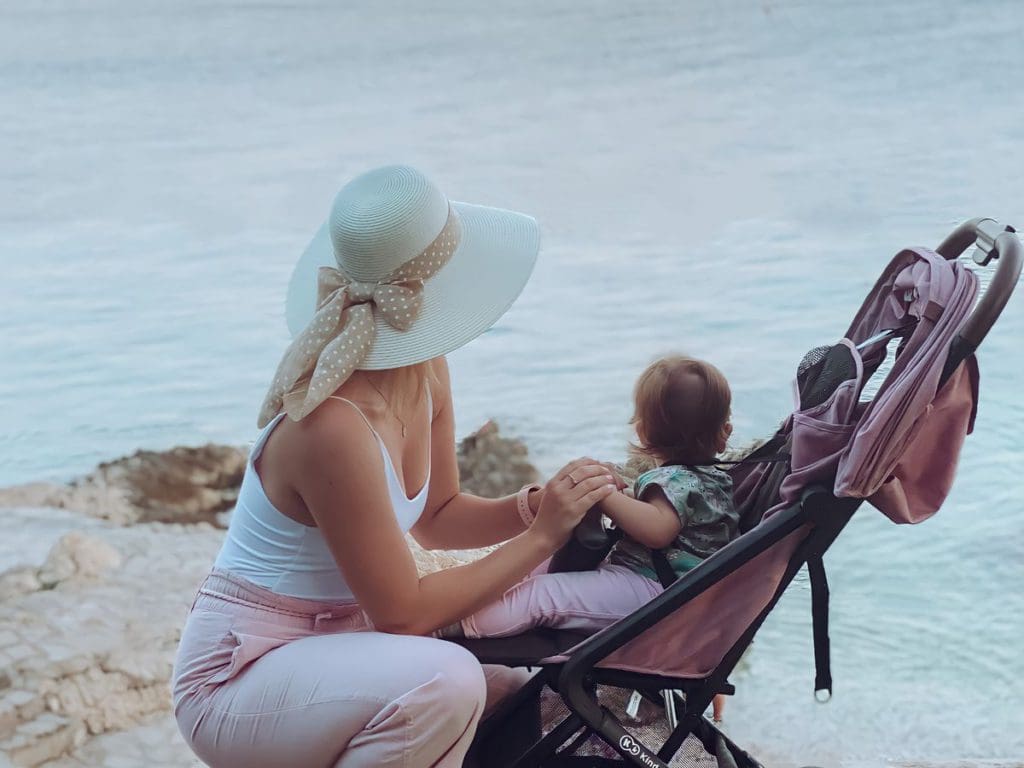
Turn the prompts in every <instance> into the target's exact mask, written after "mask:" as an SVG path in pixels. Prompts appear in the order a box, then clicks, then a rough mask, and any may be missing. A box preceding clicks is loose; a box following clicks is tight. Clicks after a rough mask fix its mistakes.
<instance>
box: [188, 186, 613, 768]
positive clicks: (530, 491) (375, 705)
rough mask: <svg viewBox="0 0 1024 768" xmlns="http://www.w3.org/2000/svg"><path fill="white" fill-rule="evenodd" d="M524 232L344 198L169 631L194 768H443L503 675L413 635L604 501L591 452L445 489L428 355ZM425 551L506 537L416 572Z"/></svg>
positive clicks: (525, 252)
mask: <svg viewBox="0 0 1024 768" xmlns="http://www.w3.org/2000/svg"><path fill="white" fill-rule="evenodd" d="M537 250H538V234H537V227H536V223H535V222H534V221H533V219H531V218H529V217H527V216H523V215H521V214H516V213H512V212H509V211H502V210H497V209H491V208H484V207H480V206H473V205H467V204H464V203H449V201H448V200H447V199H446V198H445V197H444V195H442V194H441V193H440V192H439V191H438V190H437V188H436V187H435V186H434V185H433V184H431V183H430V181H429V180H427V179H426V178H425V177H424V176H423V175H422V174H420V173H419V172H417V171H415V170H414V169H412V168H408V167H388V168H381V169H377V170H375V171H371V172H369V173H367V174H364V175H363V176H360V177H358V178H357V179H355V180H354V181H352V182H351V183H349V184H348V185H346V186H345V187H344V188H343V189H342V190H341V192H340V193H339V194H338V196H337V198H336V199H335V202H334V207H333V209H332V212H331V216H330V219H329V221H328V223H327V225H325V227H324V228H322V229H321V231H320V233H318V235H317V237H316V238H315V239H314V241H313V243H312V244H311V245H310V247H309V248H308V249H307V251H306V253H305V254H304V255H303V257H302V259H300V262H299V265H298V266H297V268H296V270H295V274H294V276H293V278H292V283H291V286H290V288H289V297H288V318H289V325H290V327H291V328H292V331H293V333H294V334H295V339H294V340H293V342H292V344H291V346H290V347H289V348H288V350H287V351H286V352H285V354H284V357H283V358H282V360H281V363H280V365H279V367H278V370H277V374H276V376H275V378H274V381H273V383H272V385H271V387H270V390H269V392H268V393H267V396H266V399H265V401H264V403H263V407H262V410H261V412H260V417H259V422H258V423H259V426H260V427H261V429H262V431H261V433H260V435H259V438H258V440H257V441H256V443H255V445H254V446H253V448H252V452H251V454H250V459H249V462H248V464H247V467H246V473H245V477H244V479H243V482H242V487H241V490H240V492H239V498H238V503H237V505H236V508H235V511H234V513H233V515H232V518H231V524H230V527H229V529H228V533H227V536H226V538H225V542H224V545H223V547H222V549H221V552H220V554H219V555H218V557H217V560H216V562H215V564H214V568H213V570H212V571H211V573H210V575H209V576H208V577H207V579H206V581H205V582H204V583H203V585H202V586H201V587H200V589H199V592H198V594H197V596H196V601H195V603H194V605H193V608H192V611H191V613H190V615H189V619H188V622H187V624H186V627H185V629H184V632H183V635H182V639H181V644H180V647H179V650H178V656H177V659H176V662H175V670H174V677H173V687H174V708H175V716H176V717H177V721H178V725H179V727H180V729H181V731H182V734H183V735H184V736H185V739H186V741H187V742H188V743H189V745H190V746H191V747H192V749H193V750H194V751H195V752H196V754H197V755H198V756H199V757H200V758H202V759H203V760H204V761H206V762H207V763H208V764H210V765H211V766H215V768H219V767H220V766H225V767H233V766H246V767H247V768H261V767H262V766H268V767H269V766H284V765H287V766H341V767H344V768H357V767H361V766H367V767H368V766H374V767H375V768H385V767H387V766H403V767H405V768H421V767H422V768H426V767H427V766H441V767H444V768H455V767H456V766H459V765H461V763H462V758H463V756H464V755H465V753H466V750H467V748H468V747H469V744H470V741H471V740H472V738H473V734H474V732H475V729H476V725H477V723H478V721H479V720H480V718H481V717H482V716H483V715H484V714H485V712H486V711H487V709H488V708H489V707H490V706H493V704H494V703H496V701H497V700H499V699H500V697H501V696H502V695H504V694H505V693H508V692H509V691H510V690H511V689H514V687H515V686H516V685H518V684H521V682H522V678H521V676H519V675H516V674H513V673H512V670H508V669H505V668H501V667H491V668H486V669H485V668H481V666H480V664H479V663H478V662H477V661H476V659H475V658H474V657H473V656H472V655H471V654H470V653H469V652H468V651H466V650H465V649H463V648H461V647H460V646H457V645H454V644H452V643H449V642H445V641H443V640H439V639H435V638H433V637H431V636H430V635H431V634H432V633H433V632H435V631H436V630H437V629H439V628H440V627H444V626H447V625H449V624H451V623H452V622H455V621H457V620H459V619H461V618H463V617H465V616H468V615H470V614H471V613H473V612H474V611H476V610H477V609H479V608H481V607H482V606H483V605H485V604H487V603H489V602H491V601H493V600H496V599H497V598H499V597H500V596H501V595H502V594H503V593H504V592H505V590H507V589H508V588H509V587H511V586H512V585H513V584H515V583H516V582H518V581H519V580H521V579H522V578H524V577H525V576H526V575H527V574H529V573H530V572H531V571H533V570H535V569H537V568H538V567H540V566H541V565H542V564H543V563H544V561H545V560H546V559H547V558H548V557H550V555H551V554H552V553H553V552H554V551H555V550H556V549H557V548H558V547H559V546H561V544H562V543H564V541H565V540H566V539H567V538H568V536H569V533H570V532H571V530H572V528H573V527H574V526H575V525H576V523H577V522H579V520H580V519H581V518H582V516H583V514H584V512H585V511H586V510H587V509H588V508H589V507H591V506H593V505H594V504H595V503H597V502H598V501H600V500H602V499H603V498H605V497H606V496H608V495H609V494H610V493H611V492H612V491H613V490H614V488H615V486H614V485H613V481H612V478H611V477H610V476H609V475H608V472H607V470H606V469H605V468H604V467H602V466H600V465H598V464H597V463H595V462H593V461H590V460H579V461H576V462H573V463H571V464H569V465H567V466H566V467H565V468H563V469H562V470H561V471H560V472H559V473H557V474H556V475H555V476H554V477H553V478H552V479H551V480H550V481H549V482H548V483H547V485H546V486H545V487H544V488H543V489H541V488H540V487H539V486H530V487H527V488H524V489H523V490H521V491H520V492H519V493H518V494H517V495H515V496H511V497H508V498H505V499H495V500H486V499H480V498H476V497H473V496H469V495H467V494H463V493H460V492H459V483H458V468H457V464H456V459H455V443H454V425H453V413H452V402H451V390H450V387H449V381H448V369H447V366H446V363H445V360H444V357H443V355H444V354H445V353H447V352H449V351H451V350H452V349H455V348H457V347H459V346H461V345H462V344H464V343H466V342H468V341H469V340H470V339H472V338H474V337H475V336H477V335H479V334H480V333H482V332H483V331H484V330H486V329H487V328H488V327H489V326H490V325H491V324H493V323H494V321H495V320H496V319H497V318H498V317H499V316H500V315H501V314H502V313H503V312H504V311H505V310H506V309H507V308H508V306H509V305H510V304H511V303H512V301H513V300H514V299H515V297H516V296H517V295H518V294H519V292H520V291H521V290H522V288H523V285H524V284H525V282H526V280H527V278H528V277H529V274H530V272H531V270H532V268H533V262H534V260H535V258H536V254H537ZM406 531H408V532H410V533H411V534H412V535H413V536H414V537H415V538H416V540H417V541H418V542H419V543H421V544H422V545H423V546H425V547H428V548H433V549H440V548H446V549H461V548H469V547H480V546H486V545H490V544H497V543H499V542H505V543H504V544H503V545H502V546H501V547H500V548H498V549H496V550H494V551H493V552H491V553H490V554H488V555H487V556H486V557H484V558H482V559H480V560H478V561H476V562H474V563H471V564H468V565H463V566H460V567H457V568H451V569H448V570H445V571H442V572H439V573H434V574H430V575H427V576H425V577H422V578H421V577H419V576H418V575H417V571H416V565H415V562H414V560H413V557H412V553H411V552H410V550H409V548H408V547H407V545H406V543H405V539H404V533H405V532H406Z"/></svg>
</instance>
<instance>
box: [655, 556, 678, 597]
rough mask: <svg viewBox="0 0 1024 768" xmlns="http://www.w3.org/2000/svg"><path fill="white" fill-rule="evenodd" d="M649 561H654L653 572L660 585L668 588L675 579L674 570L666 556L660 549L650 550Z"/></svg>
mask: <svg viewBox="0 0 1024 768" xmlns="http://www.w3.org/2000/svg"><path fill="white" fill-rule="evenodd" d="M651 562H653V563H654V572H655V573H656V574H657V575H658V581H660V582H661V586H662V587H664V588H665V589H668V588H669V587H671V586H672V585H673V584H675V581H676V572H675V570H673V568H672V564H671V563H670V562H669V561H668V556H667V555H666V554H665V551H664V550H662V549H652V550H651Z"/></svg>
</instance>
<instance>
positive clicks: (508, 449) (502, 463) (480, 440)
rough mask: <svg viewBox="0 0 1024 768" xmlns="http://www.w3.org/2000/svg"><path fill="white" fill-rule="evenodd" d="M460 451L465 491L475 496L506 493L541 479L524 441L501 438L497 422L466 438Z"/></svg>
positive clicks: (460, 473) (513, 491)
mask: <svg viewBox="0 0 1024 768" xmlns="http://www.w3.org/2000/svg"><path fill="white" fill-rule="evenodd" d="M457 453H458V461H459V478H460V482H461V485H462V490H463V491H465V492H466V493H472V494H473V495H475V496H483V497H485V498H497V497H499V496H507V495H509V494H512V493H515V492H516V491H518V490H519V489H520V488H522V487H523V486H524V485H527V484H528V483H535V482H537V480H538V479H539V474H538V473H537V468H536V467H534V466H533V464H531V463H530V460H529V458H528V457H527V449H526V445H525V443H523V442H522V441H521V440H516V439H514V438H507V437H502V436H501V434H500V432H499V429H498V425H497V423H496V422H494V421H488V422H487V423H486V424H484V425H483V426H482V427H480V429H478V430H477V431H476V432H473V433H472V434H470V435H468V436H467V437H465V438H463V440H462V441H461V442H460V443H459V446H458V451H457Z"/></svg>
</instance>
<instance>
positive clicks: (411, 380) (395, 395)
mask: <svg viewBox="0 0 1024 768" xmlns="http://www.w3.org/2000/svg"><path fill="white" fill-rule="evenodd" d="M373 373H374V374H377V376H378V377H379V378H377V381H378V382H379V384H380V391H381V394H383V395H384V397H385V398H386V399H387V401H388V404H389V405H390V407H391V409H392V410H393V411H394V412H396V413H397V414H398V415H399V416H400V417H404V416H405V415H406V414H408V413H409V410H410V409H411V408H413V407H414V406H415V405H416V404H417V403H418V402H419V401H420V398H421V397H423V392H424V389H425V388H426V386H427V385H428V383H429V384H430V386H431V387H436V385H437V384H438V383H439V380H438V378H437V373H435V371H434V366H433V364H432V362H431V361H430V360H425V361H423V362H422V363H414V364H413V365H403V366H402V367H400V368H389V369H387V370H381V371H373Z"/></svg>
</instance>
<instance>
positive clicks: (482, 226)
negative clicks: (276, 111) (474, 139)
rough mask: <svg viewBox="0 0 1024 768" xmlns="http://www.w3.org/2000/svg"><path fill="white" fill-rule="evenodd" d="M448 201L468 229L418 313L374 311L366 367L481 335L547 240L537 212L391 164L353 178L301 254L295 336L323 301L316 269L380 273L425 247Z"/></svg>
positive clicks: (358, 276) (427, 355)
mask: <svg viewBox="0 0 1024 768" xmlns="http://www.w3.org/2000/svg"><path fill="white" fill-rule="evenodd" d="M449 205H450V206H451V208H452V209H454V211H455V213H456V214H457V215H458V218H459V225H460V230H461V234H460V239H459V243H458V246H457V248H456V249H455V251H454V253H453V254H452V256H451V258H450V260H449V261H448V263H447V264H445V265H444V266H443V267H442V268H441V269H440V270H439V271H438V272H437V273H436V274H434V275H433V276H431V277H429V278H427V279H426V280H425V281H424V283H423V294H422V295H423V303H422V306H421V309H420V312H419V315H418V317H417V318H416V321H415V322H414V323H413V324H412V326H411V327H410V328H408V329H407V330H398V329H396V328H393V327H392V326H391V325H389V324H388V323H387V322H386V321H385V320H384V319H383V318H382V317H380V316H375V325H376V336H375V338H374V342H373V346H372V348H371V350H370V352H369V354H368V355H367V357H366V359H365V360H364V361H363V362H362V363H361V364H360V365H359V368H360V369H362V370H380V369H386V368H398V367H401V366H405V365H413V364H415V363H420V362H423V361H425V360H429V359H431V358H434V357H438V356H440V355H444V354H446V353H448V352H451V351H452V350H455V349H458V348H459V347H461V346H462V345H464V344H466V343H467V342H469V341H471V340H472V339H474V338H476V337H477V336H479V335H480V334H482V333H483V332H484V331H486V330H487V329H488V328H490V327H491V326H492V325H493V324H494V323H495V321H497V320H498V318H500V317H501V316H502V315H503V314H504V313H505V312H506V310H508V308H509V307H510V306H511V305H512V303H513V302H514V301H515V299H516V297H517V296H519V294H520V293H521V292H522V290H523V287H524V286H525V285H526V282H527V280H528V279H529V277H530V273H531V272H532V271H533V266H534V264H535V263H536V260H537V253H538V251H539V249H540V229H539V227H538V226H537V222H536V220H534V219H533V218H532V217H530V216H527V215H525V214H522V213H516V212H514V211H507V210H503V209H501V208H490V207H487V206H482V205H472V204H470V203H460V202H454V201H449V200H448V199H447V198H446V197H445V196H444V195H443V194H441V192H440V191H439V190H438V189H437V187H436V186H434V184H433V183H431V182H430V180H429V179H427V178H426V177H425V176H424V175H423V174H422V173H420V172H419V171H417V170H416V169H414V168H410V167H408V166H387V167H384V168H378V169H375V170H373V171H369V172H368V173H365V174H363V175H361V176H359V177H357V178H356V179H354V180H353V181H351V182H349V183H348V184H346V185H345V186H344V187H343V188H342V190H341V191H340V192H339V193H338V196H337V197H336V198H335V201H334V205H333V207H332V210H331V215H330V217H329V218H328V220H327V221H326V222H324V224H323V225H322V226H321V227H320V229H319V230H318V231H317V233H316V235H315V236H314V237H313V241H312V242H311V243H310V244H309V246H308V247H307V248H306V250H305V252H304V253H303V254H302V256H301V257H300V258H299V261H298V264H297V265H296V266H295V270H294V271H293V273H292V276H291V281H290V282H289V285H288V295H287V300H286V306H285V316H286V319H287V323H288V330H289V331H290V332H291V335H292V336H293V337H294V336H296V335H298V334H299V333H300V332H301V331H302V330H303V329H304V328H305V327H306V325H307V324H308V323H309V321H310V320H311V319H312V317H313V315H314V313H315V312H316V309H317V306H316V302H317V272H318V270H319V268H320V267H322V266H327V267H334V268H337V269H340V270H341V271H342V272H343V273H345V274H346V275H348V276H349V277H351V278H352V279H355V280H360V281H367V282H373V281H375V280H378V279H380V278H382V277H384V276H385V275H386V274H387V273H389V272H391V271H392V270H393V269H394V268H396V267H397V266H399V265H400V264H402V263H403V262H405V261H407V260H409V259H411V258H413V257H415V256H417V255H418V254H419V253H420V252H421V251H422V250H423V249H424V248H426V247H427V246H428V245H429V244H430V243H431V242H432V241H433V240H434V238H435V237H437V235H438V233H439V232H440V231H441V229H442V228H443V227H444V225H445V222H446V221H447V218H448V215H449Z"/></svg>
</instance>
